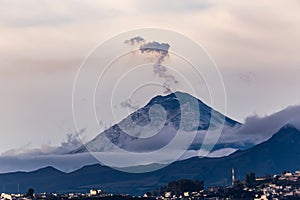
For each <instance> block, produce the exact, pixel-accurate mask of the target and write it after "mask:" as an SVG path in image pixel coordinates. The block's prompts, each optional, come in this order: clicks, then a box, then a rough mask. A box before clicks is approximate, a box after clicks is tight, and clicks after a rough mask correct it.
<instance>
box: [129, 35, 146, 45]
mask: <svg viewBox="0 0 300 200" xmlns="http://www.w3.org/2000/svg"><path fill="white" fill-rule="evenodd" d="M141 42H145V40H144V38H142V37H141V36H136V37H133V38H130V39H129V40H125V41H124V43H125V44H129V45H134V44H135V43H137V44H139V43H141Z"/></svg>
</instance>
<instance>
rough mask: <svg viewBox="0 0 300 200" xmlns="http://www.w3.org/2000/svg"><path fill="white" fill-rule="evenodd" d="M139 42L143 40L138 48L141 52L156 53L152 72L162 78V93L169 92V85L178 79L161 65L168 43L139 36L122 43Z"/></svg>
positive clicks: (167, 50)
mask: <svg viewBox="0 0 300 200" xmlns="http://www.w3.org/2000/svg"><path fill="white" fill-rule="evenodd" d="M141 42H143V44H142V45H140V47H139V50H140V52H141V53H142V54H143V53H155V54H156V55H157V57H158V58H157V61H156V62H155V63H154V65H153V73H154V74H155V75H158V77H159V78H161V79H163V81H164V83H163V85H162V86H163V87H164V89H165V91H164V93H165V94H169V93H171V92H172V91H171V85H172V84H176V83H178V80H176V78H175V77H174V76H173V75H172V74H171V73H169V72H168V69H167V67H165V66H163V65H162V63H163V62H164V60H165V58H166V57H168V56H169V48H170V45H169V44H168V43H159V42H155V41H153V42H148V43H145V42H146V41H145V40H144V39H143V38H142V37H141V36H137V37H134V38H131V39H129V40H126V41H125V42H124V43H126V44H129V45H134V44H135V43H137V44H139V43H141ZM124 105H125V104H124Z"/></svg>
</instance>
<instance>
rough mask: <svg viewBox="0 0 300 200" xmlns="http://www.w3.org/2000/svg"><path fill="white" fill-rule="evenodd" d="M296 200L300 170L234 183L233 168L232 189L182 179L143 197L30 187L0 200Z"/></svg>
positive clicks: (299, 193) (249, 177)
mask: <svg viewBox="0 0 300 200" xmlns="http://www.w3.org/2000/svg"><path fill="white" fill-rule="evenodd" d="M98 199H101V200H106V199H111V200H114V199H116V200H123V199H124V200H130V199H153V200H155V199H156V200H177V199H186V200H192V199H195V200H197V199H199V200H230V199H245V200H247V199H249V200H250V199H252V200H281V199H287V200H294V199H300V171H295V172H288V171H285V172H283V173H282V174H275V175H268V174H267V175H265V176H263V177H256V176H255V174H254V173H252V172H249V173H247V174H246V176H245V179H244V180H243V181H241V180H235V177H234V169H232V183H231V185H230V186H213V187H208V188H205V187H204V182H203V181H200V180H189V179H181V180H175V181H171V182H169V183H168V184H167V185H164V186H160V187H159V188H155V189H153V191H152V192H150V191H149V192H146V193H145V194H143V195H141V196H131V195H128V194H111V193H107V192H106V191H104V190H103V189H90V191H89V192H87V193H67V194H58V193H34V189H33V188H29V189H28V191H27V192H26V194H7V193H4V192H3V193H2V194H1V200H98Z"/></svg>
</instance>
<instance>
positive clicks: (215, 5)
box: [0, 0, 300, 152]
mask: <svg viewBox="0 0 300 200" xmlns="http://www.w3.org/2000/svg"><path fill="white" fill-rule="evenodd" d="M299 24H300V2H299V1H298V0H289V1H283V0H282V1H278V0H274V1H272V2H270V1H267V0H253V1H238V0H236V1H214V0H206V1H205V0H201V1H196V0H191V1H181V0H172V1H161V0H152V1H140V0H122V1H112V0H110V1H91V0H86V1H79V0H72V1H71V0H69V1H67V0H24V1H18V0H1V1H0V36H1V37H0V57H1V59H0V91H1V98H0V134H1V139H0V152H3V151H6V150H9V149H12V148H17V147H25V146H26V147H38V146H40V145H49V144H50V145H56V144H59V143H60V142H61V141H62V140H64V138H66V134H67V133H74V132H75V127H74V124H73V118H72V107H71V106H72V105H71V97H72V85H73V81H74V79H75V75H76V72H77V70H78V68H79V66H80V64H81V63H82V62H83V60H84V58H85V57H86V56H87V55H88V53H89V52H90V51H91V50H92V49H93V48H95V47H96V46H97V45H98V44H99V43H101V42H103V41H105V40H107V39H109V38H111V37H112V36H114V35H116V34H119V33H121V32H124V31H129V30H132V29H138V28H145V27H155V28H166V29H170V30H173V31H176V32H179V33H181V34H184V35H186V36H188V37H189V38H191V39H193V40H194V41H196V42H197V43H199V44H201V45H202V46H203V47H205V49H206V50H207V51H208V53H209V54H210V56H211V57H212V58H213V60H214V61H215V63H216V64H217V65H218V67H219V69H220V72H221V75H222V77H223V80H224V84H225V87H226V94H227V115H228V116H229V117H232V118H233V119H236V120H238V121H240V122H243V121H244V119H245V118H246V117H247V116H249V115H253V114H257V115H260V116H264V115H268V114H271V113H274V112H277V111H279V110H281V109H283V108H286V107H287V106H290V105H299V104H300V92H299V86H300V78H299V74H300V73H299V72H300V56H299V52H300V38H299V35H300V26H299Z"/></svg>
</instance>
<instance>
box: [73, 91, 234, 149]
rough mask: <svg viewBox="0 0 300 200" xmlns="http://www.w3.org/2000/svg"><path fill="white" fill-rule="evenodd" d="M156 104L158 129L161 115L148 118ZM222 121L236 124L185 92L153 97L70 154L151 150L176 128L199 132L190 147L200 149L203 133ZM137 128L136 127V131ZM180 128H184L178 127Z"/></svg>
mask: <svg viewBox="0 0 300 200" xmlns="http://www.w3.org/2000/svg"><path fill="white" fill-rule="evenodd" d="M156 105H160V106H162V107H163V109H164V110H165V112H166V121H165V123H164V124H163V127H162V128H161V129H158V128H157V127H159V125H157V124H155V122H153V121H155V120H153V119H156V120H157V123H159V122H161V121H162V120H163V116H161V113H162V112H157V113H154V114H153V112H152V117H153V118H150V115H151V108H153V106H156ZM152 111H153V110H152ZM212 116H213V117H212ZM222 119H224V126H225V127H233V126H236V125H239V123H238V122H236V121H234V120H232V119H230V118H228V117H226V116H224V115H223V114H221V113H219V112H217V111H215V110H213V109H212V108H211V107H209V106H207V105H206V104H204V103H203V102H202V101H200V100H199V99H197V98H195V97H193V96H191V95H189V94H187V93H183V92H175V93H172V94H169V95H167V96H156V97H154V98H153V99H151V100H150V102H149V103H148V104H147V105H146V106H144V107H143V108H140V109H138V110H137V111H135V112H134V113H132V114H131V115H129V116H128V117H127V118H125V119H124V120H122V121H121V122H120V123H118V124H115V125H113V126H112V127H110V128H109V129H107V130H105V131H104V132H102V133H100V134H99V135H97V136H96V137H95V138H94V139H92V140H91V141H90V142H88V143H86V144H85V145H82V146H81V147H79V148H77V149H75V150H74V151H72V152H71V153H82V152H87V149H88V150H89V151H92V152H102V151H107V150H110V149H111V148H113V146H114V145H116V146H118V147H119V148H122V149H125V150H127V151H135V152H145V151H154V150H157V149H159V148H161V147H163V146H165V145H166V144H167V143H168V142H169V141H171V140H172V138H173V137H174V136H175V135H176V133H177V131H178V129H179V128H181V130H184V131H186V132H189V131H193V130H198V135H199V137H196V138H197V139H196V140H195V141H194V142H193V144H192V145H191V147H190V148H191V149H194V150H195V149H199V148H200V147H201V144H202V140H203V137H204V135H205V133H204V132H205V131H206V130H207V129H208V128H209V126H211V127H220V126H222V124H221V122H222ZM183 121H184V123H183V124H184V125H182V124H181V122H183ZM151 123H153V125H152V126H150V127H148V128H147V125H149V124H151ZM136 125H138V126H139V127H138V128H136V127H137V126H136ZM180 125H182V126H183V127H180ZM124 129H126V130H130V131H131V132H135V134H130V135H129V134H127V133H126V132H128V131H126V132H125V131H124ZM155 129H158V131H157V132H155V133H156V134H155V135H153V136H151V137H146V138H141V137H138V136H139V135H141V134H145V133H147V132H153V130H155ZM132 135H135V136H132ZM166 138H167V139H166ZM107 139H109V141H110V142H108V141H107ZM113 144H114V145H113ZM235 146H236V145H235ZM229 147H230V146H229Z"/></svg>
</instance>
